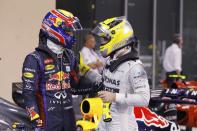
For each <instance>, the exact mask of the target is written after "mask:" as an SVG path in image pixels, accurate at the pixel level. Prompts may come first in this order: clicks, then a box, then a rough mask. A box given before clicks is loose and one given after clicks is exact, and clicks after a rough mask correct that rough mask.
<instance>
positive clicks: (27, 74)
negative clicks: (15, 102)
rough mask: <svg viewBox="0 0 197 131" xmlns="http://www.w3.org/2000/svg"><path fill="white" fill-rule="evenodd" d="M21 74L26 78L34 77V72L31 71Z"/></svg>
mask: <svg viewBox="0 0 197 131" xmlns="http://www.w3.org/2000/svg"><path fill="white" fill-rule="evenodd" d="M23 76H24V77H26V78H34V74H33V73H31V72H25V73H23Z"/></svg>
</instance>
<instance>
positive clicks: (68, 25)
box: [41, 9, 82, 49]
mask: <svg viewBox="0 0 197 131" xmlns="http://www.w3.org/2000/svg"><path fill="white" fill-rule="evenodd" d="M81 29H82V27H81V24H80V22H79V19H78V18H77V17H75V16H73V14H72V13H70V12H68V11H65V10H62V9H53V10H51V11H49V12H48V13H47V14H46V16H45V17H44V19H43V21H42V25H41V31H42V33H44V35H45V36H46V37H47V38H48V39H50V40H51V41H53V42H54V43H56V44H59V45H63V46H64V47H66V48H69V49H70V48H72V46H73V44H74V43H75V41H76V39H75V37H74V35H73V32H74V31H76V30H81Z"/></svg>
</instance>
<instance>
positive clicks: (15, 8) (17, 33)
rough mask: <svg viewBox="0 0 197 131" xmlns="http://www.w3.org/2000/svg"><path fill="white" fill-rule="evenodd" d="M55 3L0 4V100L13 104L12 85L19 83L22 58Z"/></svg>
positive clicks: (14, 0) (11, 1)
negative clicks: (3, 99)
mask: <svg viewBox="0 0 197 131" xmlns="http://www.w3.org/2000/svg"><path fill="white" fill-rule="evenodd" d="M52 8H55V1H54V0H19V1H18V0H1V1H0V97H3V98H5V99H8V100H12V97H11V85H12V82H18V81H21V68H22V63H23V60H24V57H25V55H26V54H27V53H29V52H31V51H33V50H34V48H35V46H37V44H38V32H39V28H40V24H41V21H42V18H43V16H44V15H45V13H46V12H47V11H48V10H50V9H52Z"/></svg>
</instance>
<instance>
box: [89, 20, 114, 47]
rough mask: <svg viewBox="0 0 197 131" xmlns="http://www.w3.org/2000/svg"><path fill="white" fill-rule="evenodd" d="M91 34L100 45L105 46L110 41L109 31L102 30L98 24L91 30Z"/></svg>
mask: <svg viewBox="0 0 197 131" xmlns="http://www.w3.org/2000/svg"><path fill="white" fill-rule="evenodd" d="M92 34H93V35H95V36H96V38H97V39H98V40H99V42H100V44H101V45H105V44H106V43H108V42H109V41H110V33H109V31H108V30H106V29H104V28H103V27H102V25H101V24H99V25H98V26H96V27H95V28H94V29H93V30H92Z"/></svg>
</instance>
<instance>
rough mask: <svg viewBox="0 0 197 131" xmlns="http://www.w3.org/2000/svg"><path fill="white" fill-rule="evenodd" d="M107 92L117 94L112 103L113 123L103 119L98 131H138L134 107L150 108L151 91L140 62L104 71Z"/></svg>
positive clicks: (130, 61)
mask: <svg viewBox="0 0 197 131" xmlns="http://www.w3.org/2000/svg"><path fill="white" fill-rule="evenodd" d="M103 82H104V86H105V88H106V89H105V90H107V91H110V92H116V101H115V102H112V104H111V107H110V113H111V115H112V121H111V122H104V121H103V120H102V119H101V122H100V124H99V128H98V131H137V130H138V125H137V122H136V120H135V116H134V112H133V107H134V106H148V104H149V99H150V90H149V84H148V79H147V75H146V72H145V70H144V68H143V65H142V63H141V61H140V60H136V61H133V60H129V61H126V62H123V63H121V64H120V65H119V66H118V67H117V68H116V69H115V70H114V71H113V72H111V71H110V70H109V69H108V68H107V67H106V68H105V69H104V71H103Z"/></svg>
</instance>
